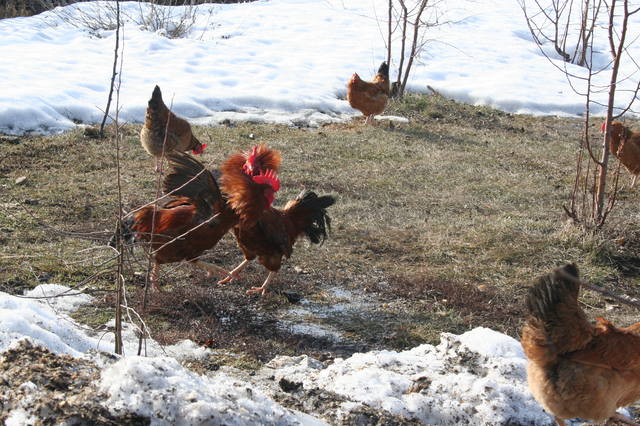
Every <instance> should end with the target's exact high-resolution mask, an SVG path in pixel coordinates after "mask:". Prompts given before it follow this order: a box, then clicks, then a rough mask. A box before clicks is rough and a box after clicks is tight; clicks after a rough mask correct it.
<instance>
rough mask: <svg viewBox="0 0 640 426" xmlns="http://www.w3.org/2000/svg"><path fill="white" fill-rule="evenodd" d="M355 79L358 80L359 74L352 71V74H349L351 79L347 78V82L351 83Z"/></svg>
mask: <svg viewBox="0 0 640 426" xmlns="http://www.w3.org/2000/svg"><path fill="white" fill-rule="evenodd" d="M357 81H360V76H359V75H358V73H357V72H354V73H353V75H352V76H351V79H350V80H349V84H353V83H355V82H357Z"/></svg>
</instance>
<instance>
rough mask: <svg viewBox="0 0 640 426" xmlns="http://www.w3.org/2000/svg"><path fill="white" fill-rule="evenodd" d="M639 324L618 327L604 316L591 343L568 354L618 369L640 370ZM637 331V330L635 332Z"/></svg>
mask: <svg viewBox="0 0 640 426" xmlns="http://www.w3.org/2000/svg"><path fill="white" fill-rule="evenodd" d="M637 328H638V325H637V324H635V325H633V326H631V327H628V328H626V329H620V328H616V327H614V326H613V324H611V323H610V322H609V321H607V320H605V319H604V318H598V324H597V325H596V327H595V331H596V335H595V336H594V337H593V339H592V340H591V342H589V345H587V347H585V348H584V349H581V350H578V351H576V352H574V353H572V354H570V355H569V356H568V358H569V359H571V360H573V361H576V362H581V363H585V364H589V365H597V366H600V367H604V368H611V369H614V370H618V371H623V370H640V335H638V334H637V330H636V329H637ZM634 331H636V332H634Z"/></svg>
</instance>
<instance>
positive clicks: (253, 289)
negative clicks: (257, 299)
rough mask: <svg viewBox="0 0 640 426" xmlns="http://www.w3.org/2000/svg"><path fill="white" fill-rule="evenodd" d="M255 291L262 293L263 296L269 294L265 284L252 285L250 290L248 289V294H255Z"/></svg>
mask: <svg viewBox="0 0 640 426" xmlns="http://www.w3.org/2000/svg"><path fill="white" fill-rule="evenodd" d="M254 293H260V295H261V296H264V295H265V294H267V288H266V287H265V286H260V287H251V288H250V289H249V290H247V294H254Z"/></svg>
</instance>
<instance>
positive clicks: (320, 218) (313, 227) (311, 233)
mask: <svg viewBox="0 0 640 426" xmlns="http://www.w3.org/2000/svg"><path fill="white" fill-rule="evenodd" d="M296 201H297V203H296V205H295V207H294V209H295V210H299V211H300V212H304V213H303V214H304V217H305V220H304V224H303V227H302V232H304V234H305V235H306V236H307V238H309V240H310V241H311V242H312V243H313V244H320V245H322V243H324V240H326V239H327V231H330V230H331V218H330V217H329V216H328V215H327V210H326V209H327V208H328V207H330V206H332V205H333V204H335V202H336V199H335V198H334V197H332V196H330V195H323V196H322V197H318V195H317V194H316V193H315V192H313V191H307V190H303V191H302V192H301V193H300V194H299V195H298V196H297V197H296Z"/></svg>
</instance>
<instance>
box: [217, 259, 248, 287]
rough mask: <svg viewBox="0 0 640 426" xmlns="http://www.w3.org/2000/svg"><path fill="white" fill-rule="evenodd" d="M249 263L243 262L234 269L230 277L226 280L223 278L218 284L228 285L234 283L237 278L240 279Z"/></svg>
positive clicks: (246, 260)
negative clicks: (241, 272)
mask: <svg viewBox="0 0 640 426" xmlns="http://www.w3.org/2000/svg"><path fill="white" fill-rule="evenodd" d="M249 262H250V261H249V259H245V260H243V261H242V262H241V263H240V264H239V265H238V266H236V267H235V268H233V270H232V271H231V272H229V275H228V276H227V277H226V278H223V279H221V280H220V281H218V284H226V283H228V282H230V281H233V280H234V279H236V278H239V277H240V271H242V270H243V269H244V267H245V266H247V264H248V263H249Z"/></svg>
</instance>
